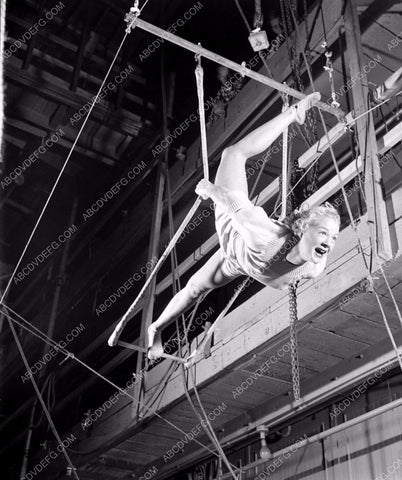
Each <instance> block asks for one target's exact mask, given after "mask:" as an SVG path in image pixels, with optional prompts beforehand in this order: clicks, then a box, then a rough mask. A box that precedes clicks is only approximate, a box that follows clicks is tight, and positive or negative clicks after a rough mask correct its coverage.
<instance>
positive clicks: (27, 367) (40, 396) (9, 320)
mask: <svg viewBox="0 0 402 480" xmlns="http://www.w3.org/2000/svg"><path fill="white" fill-rule="evenodd" d="M2 313H3V314H4V315H6V317H7V320H8V324H9V326H10V329H11V331H12V334H13V336H14V340H15V343H16V344H17V347H18V350H19V352H20V355H21V358H22V361H23V362H24V365H25V368H26V369H27V370H28V371H29V364H28V361H27V358H26V356H25V353H24V350H23V348H22V345H21V342H20V340H19V338H18V335H17V332H16V331H15V327H14V325H13V322H12V321H11V320H12V319H11V317H10V315H9V313H8V312H7V311H5V312H4V309H2ZM29 378H30V380H31V382H32V386H33V387H34V390H35V392H36V395H37V397H38V400H39V402H40V404H41V405H42V408H43V412H44V413H45V415H46V418H47V420H48V422H49V425H50V428H51V429H52V432H53V435H54V436H55V437H56V440H57V441H58V443H59V445H61V446H62V452H63V455H64V457H65V458H66V461H67V463H68V465H69V467H70V468H71V472H72V473H73V475H74V477H75V478H76V479H77V480H80V479H79V477H78V474H77V472H76V469H75V467H74V465H73V463H72V462H71V459H70V456H69V455H68V453H67V450H66V447H65V446H64V445H63V442H62V440H61V438H60V435H59V433H58V432H57V429H56V426H55V424H54V423H53V420H52V417H51V415H50V413H49V410H48V409H47V407H46V404H45V402H44V400H43V397H42V394H41V392H40V390H39V388H38V385H37V383H36V381H35V379H34V378H33V375H30V376H29Z"/></svg>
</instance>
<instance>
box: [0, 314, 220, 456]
mask: <svg viewBox="0 0 402 480" xmlns="http://www.w3.org/2000/svg"><path fill="white" fill-rule="evenodd" d="M8 310H9V311H10V312H12V313H13V314H14V315H15V316H16V317H18V318H19V319H21V320H22V322H24V323H21V322H19V321H18V320H16V319H15V318H13V317H12V316H11V315H10V314H9V313H8ZM0 312H1V313H4V315H7V317H8V318H9V319H10V320H12V322H14V323H16V324H17V325H19V326H20V327H21V328H23V329H25V330H27V331H28V332H30V333H31V334H32V335H34V336H36V337H37V338H40V339H41V340H42V341H44V342H46V343H48V344H49V345H51V346H55V347H57V348H58V350H59V351H60V352H61V353H62V354H63V355H65V356H66V357H67V358H71V359H72V360H75V361H76V362H78V363H79V364H80V365H82V366H83V367H84V368H86V369H87V370H89V371H90V372H92V373H93V374H94V375H96V376H97V377H99V378H101V379H102V380H104V381H105V382H106V383H108V384H109V385H111V386H112V387H114V388H115V389H116V390H118V391H119V392H120V394H122V395H126V396H127V397H128V398H130V399H131V400H133V401H136V402H137V403H138V404H139V405H140V406H141V407H142V408H145V409H146V410H148V411H150V410H151V409H150V408H148V407H147V406H146V405H142V403H141V402H140V401H137V400H136V399H135V398H134V396H132V395H130V394H129V393H128V392H127V391H126V389H123V388H120V387H119V386H118V385H117V384H115V383H114V382H112V381H111V380H109V379H108V378H106V377H105V376H104V375H102V374H101V373H100V372H98V371H96V370H95V369H93V368H92V367H91V366H90V365H88V364H86V363H85V362H84V361H82V360H80V359H79V358H78V357H77V356H75V355H74V354H73V353H72V352H69V351H68V350H67V349H66V348H64V347H61V346H60V345H58V344H57V343H56V342H54V340H52V339H51V338H48V337H47V336H46V335H45V334H44V333H43V332H42V331H40V333H41V336H40V335H39V334H37V333H34V332H33V331H31V330H30V329H29V328H27V327H26V325H25V324H28V325H29V326H30V327H33V325H32V324H31V323H30V322H28V321H27V320H26V319H25V318H24V317H22V316H21V315H20V314H18V313H17V312H15V311H14V310H13V309H12V308H11V307H9V306H7V305H4V306H3V307H1V306H0ZM34 329H35V330H39V329H37V328H36V327H34ZM28 369H29V367H28ZM150 415H155V416H156V417H158V418H159V419H160V420H162V421H163V422H165V423H167V424H168V425H169V426H171V427H172V428H174V429H175V430H177V431H179V432H180V433H181V434H184V435H187V434H186V432H184V430H182V429H181V428H180V427H178V426H177V425H175V424H174V423H173V422H171V421H170V420H168V419H166V418H164V417H162V415H160V414H159V413H158V412H156V411H151V412H150ZM194 442H196V443H197V444H198V445H199V446H201V447H202V448H204V449H206V450H207V451H208V452H209V453H212V454H213V455H215V456H217V457H219V455H218V454H217V453H216V452H214V451H213V450H211V449H210V448H209V447H208V446H206V445H204V444H203V443H201V442H199V441H198V440H196V439H194Z"/></svg>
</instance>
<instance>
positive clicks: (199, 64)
mask: <svg viewBox="0 0 402 480" xmlns="http://www.w3.org/2000/svg"><path fill="white" fill-rule="evenodd" d="M197 45H198V46H199V47H201V42H198V43H197ZM194 60H195V61H196V62H197V63H198V65H197V67H198V68H201V53H196V54H195V55H194Z"/></svg>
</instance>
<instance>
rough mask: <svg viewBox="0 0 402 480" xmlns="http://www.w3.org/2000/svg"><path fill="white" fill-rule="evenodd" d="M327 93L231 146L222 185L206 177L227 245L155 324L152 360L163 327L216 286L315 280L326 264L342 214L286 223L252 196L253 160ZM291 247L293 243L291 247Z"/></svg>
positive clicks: (323, 211)
mask: <svg viewBox="0 0 402 480" xmlns="http://www.w3.org/2000/svg"><path fill="white" fill-rule="evenodd" d="M320 98H321V95H320V94H319V93H313V94H311V95H308V96H307V97H306V98H304V99H303V100H301V101H300V102H299V103H298V104H296V105H294V106H292V107H291V108H289V109H288V110H286V111H285V112H283V113H281V114H280V115H278V116H277V117H276V118H274V119H272V120H270V121H268V122H267V123H265V124H263V125H261V126H260V127H259V128H257V129H256V130H254V131H253V132H251V133H249V134H248V135H247V136H246V137H245V138H243V139H242V140H240V141H239V142H238V143H236V144H235V145H232V146H230V147H228V148H226V149H225V150H224V152H223V154H222V159H221V162H220V165H219V168H218V171H217V174H216V178H215V184H212V183H211V182H209V181H207V180H201V181H200V182H199V183H198V185H197V187H196V190H195V191H196V193H197V194H198V195H200V196H201V197H202V198H204V199H207V198H211V199H212V200H213V201H214V203H215V220H216V230H217V233H218V238H219V244H220V249H219V250H218V251H217V252H216V253H215V254H214V255H212V257H211V258H210V259H209V260H208V261H207V262H206V263H205V265H204V266H203V267H201V269H200V270H199V271H198V272H197V273H195V274H194V275H193V276H192V277H191V278H190V279H189V281H188V282H187V285H186V286H185V287H184V288H183V289H182V290H180V292H178V293H177V294H176V295H175V296H174V297H173V298H172V300H171V301H170V302H169V304H168V305H167V307H166V308H165V309H164V311H163V312H162V314H161V315H160V317H159V318H158V319H157V320H156V321H155V322H154V323H153V324H152V325H151V326H150V327H149V329H148V347H149V350H148V357H149V358H150V359H156V358H159V357H160V356H161V354H162V353H163V346H162V339H161V332H162V329H163V328H165V327H166V326H167V325H169V324H170V323H171V322H173V321H174V320H175V319H176V318H177V317H179V316H180V315H181V314H182V313H184V312H185V311H186V310H187V309H188V308H190V307H191V306H192V305H194V304H195V303H196V301H197V300H198V299H199V298H200V297H201V296H202V295H205V294H206V293H208V292H210V291H211V290H213V289H215V288H218V287H221V286H223V285H226V284H227V283H229V282H231V281H232V280H233V279H234V278H236V277H239V276H241V275H247V276H250V277H252V278H254V279H255V280H258V281H259V282H261V283H262V284H264V285H268V286H270V287H272V288H276V289H283V288H286V287H287V286H288V285H289V284H292V283H295V282H296V281H298V280H300V279H302V278H315V277H317V276H318V275H319V274H320V273H321V272H322V271H323V270H324V268H325V266H326V263H327V257H328V253H329V252H330V251H331V250H332V249H333V247H334V244H335V242H336V240H337V238H338V234H339V225H340V218H339V215H338V212H337V211H336V210H335V208H334V207H332V205H330V204H329V203H326V204H325V205H321V206H319V207H313V208H311V209H309V210H301V211H295V212H293V213H292V214H291V215H290V216H289V217H286V218H285V219H284V221H283V222H279V221H276V220H272V219H270V218H269V217H268V215H267V214H266V213H265V211H264V210H263V209H262V208H261V207H256V206H254V205H253V204H252V203H251V202H250V200H249V199H248V187H247V179H246V169H245V165H246V161H247V159H248V158H250V157H253V156H254V155H257V154H260V153H262V152H263V151H265V150H266V149H267V148H268V147H269V146H270V145H271V144H272V143H273V142H274V141H275V140H276V138H277V137H278V136H279V135H280V134H281V133H282V132H283V131H284V130H285V128H286V127H288V126H289V125H290V124H291V123H292V122H293V121H296V122H298V123H299V124H303V123H304V121H305V117H306V111H307V110H308V109H310V108H311V107H313V106H314V105H315V104H316V103H317V102H318V101H319V100H320ZM286 245H290V247H289V248H286Z"/></svg>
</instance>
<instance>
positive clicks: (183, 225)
mask: <svg viewBox="0 0 402 480" xmlns="http://www.w3.org/2000/svg"><path fill="white" fill-rule="evenodd" d="M201 201H202V200H201V198H200V197H197V200H196V201H195V202H194V205H193V206H192V207H191V209H190V211H189V212H188V214H187V215H186V217H185V218H184V220H183V222H182V223H181V225H180V226H179V228H178V230H177V232H176V233H175V235H174V236H173V237H172V239H171V240H170V242H169V243H168V246H167V247H166V249H165V251H164V252H163V254H162V256H161V257H160V259H159V260H158V262H157V264H156V265H155V267H154V269H153V270H152V272H151V273H150V275H149V277H148V278H147V280H146V282H145V283H144V286H143V287H142V288H141V290H140V292H139V294H138V295H137V298H136V299H135V300H134V302H133V303H132V304H131V305H130V307H129V308H128V310H127V311H126V313H125V314H124V315H123V317H122V318H121V320H120V321H119V323H118V324H117V325H116V328H115V329H114V331H113V333H112V334H111V336H110V337H109V340H108V344H109V346H111V347H112V346H114V345H116V344H117V342H118V340H119V337H120V335H121V332H122V331H123V329H124V327H125V326H126V325H127V323H128V322H129V321H130V319H131V317H132V316H133V314H134V310H135V308H136V306H137V305H138V303H139V302H140V300H141V298H142V296H143V295H144V293H145V291H146V289H147V288H148V286H149V284H150V283H151V281H152V280H153V278H154V276H155V275H156V274H157V273H158V271H159V269H160V268H161V266H162V264H163V262H164V261H165V260H166V258H167V257H168V255H169V253H170V252H171V251H172V248H173V247H174V246H175V244H176V243H177V240H178V239H179V237H180V235H181V234H182V233H183V231H184V229H185V228H186V226H187V224H188V223H189V221H190V220H191V219H192V218H193V215H194V213H195V212H196V210H197V209H198V207H199V206H200V204H201Z"/></svg>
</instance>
